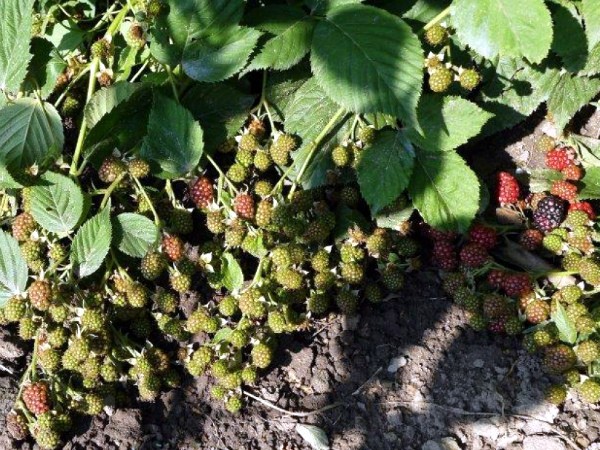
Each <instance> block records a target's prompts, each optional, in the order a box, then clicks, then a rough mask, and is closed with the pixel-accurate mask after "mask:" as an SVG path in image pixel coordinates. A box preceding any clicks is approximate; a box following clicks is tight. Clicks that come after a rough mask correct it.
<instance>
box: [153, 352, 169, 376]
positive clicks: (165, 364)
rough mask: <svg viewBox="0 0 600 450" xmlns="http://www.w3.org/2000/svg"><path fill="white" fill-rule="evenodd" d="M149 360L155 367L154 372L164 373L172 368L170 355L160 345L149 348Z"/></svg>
mask: <svg viewBox="0 0 600 450" xmlns="http://www.w3.org/2000/svg"><path fill="white" fill-rule="evenodd" d="M147 355H148V360H149V361H150V364H152V367H153V368H154V372H156V373H159V374H164V373H165V372H166V371H167V370H169V368H170V364H171V363H170V360H169V355H167V353H166V352H165V351H164V350H162V349H161V348H158V347H152V348H150V349H148V352H147Z"/></svg>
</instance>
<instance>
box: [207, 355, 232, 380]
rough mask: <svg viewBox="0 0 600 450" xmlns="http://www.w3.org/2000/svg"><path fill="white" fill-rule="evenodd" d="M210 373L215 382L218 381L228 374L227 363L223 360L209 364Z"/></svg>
mask: <svg viewBox="0 0 600 450" xmlns="http://www.w3.org/2000/svg"><path fill="white" fill-rule="evenodd" d="M210 373H211V375H212V376H213V377H215V378H216V379H217V380H220V379H221V378H223V377H224V376H225V375H227V374H228V373H229V363H228V362H227V361H226V360H224V359H218V360H217V361H215V362H213V363H212V364H211V366H210Z"/></svg>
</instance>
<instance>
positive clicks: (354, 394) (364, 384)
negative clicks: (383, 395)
mask: <svg viewBox="0 0 600 450" xmlns="http://www.w3.org/2000/svg"><path fill="white" fill-rule="evenodd" d="M382 370H383V367H380V368H379V369H377V370H376V371H375V373H374V374H373V375H371V376H370V377H369V379H368V380H367V381H365V382H364V383H363V384H361V385H360V386H359V388H358V389H357V390H355V391H354V392H353V393H352V396H356V395H358V394H360V393H361V391H362V390H363V388H364V387H365V386H366V385H367V384H369V383H370V382H371V381H373V380H374V379H375V377H376V376H377V375H379V374H380V373H381V371H382Z"/></svg>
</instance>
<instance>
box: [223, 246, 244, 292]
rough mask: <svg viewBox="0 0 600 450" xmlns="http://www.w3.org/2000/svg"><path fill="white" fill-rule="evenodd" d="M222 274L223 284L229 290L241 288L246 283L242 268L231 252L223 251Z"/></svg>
mask: <svg viewBox="0 0 600 450" xmlns="http://www.w3.org/2000/svg"><path fill="white" fill-rule="evenodd" d="M221 276H222V277H223V278H222V281H223V286H225V287H226V288H227V289H228V290H229V291H234V290H236V289H241V288H242V286H243V285H244V273H243V272H242V268H241V267H240V264H239V263H238V262H237V260H236V259H235V257H234V256H233V255H232V254H231V253H223V256H222V257H221Z"/></svg>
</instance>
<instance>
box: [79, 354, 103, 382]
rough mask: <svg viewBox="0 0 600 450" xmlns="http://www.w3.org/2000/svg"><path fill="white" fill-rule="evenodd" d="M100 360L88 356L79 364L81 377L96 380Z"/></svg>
mask: <svg viewBox="0 0 600 450" xmlns="http://www.w3.org/2000/svg"><path fill="white" fill-rule="evenodd" d="M100 367H101V364H100V361H99V359H98V358H93V357H89V358H88V359H86V360H85V361H84V362H83V364H82V365H81V366H80V372H81V375H82V376H83V378H87V379H88V380H97V379H98V378H99V377H100Z"/></svg>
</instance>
